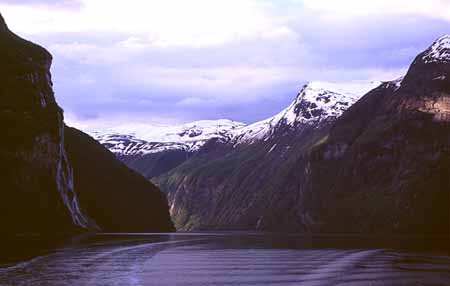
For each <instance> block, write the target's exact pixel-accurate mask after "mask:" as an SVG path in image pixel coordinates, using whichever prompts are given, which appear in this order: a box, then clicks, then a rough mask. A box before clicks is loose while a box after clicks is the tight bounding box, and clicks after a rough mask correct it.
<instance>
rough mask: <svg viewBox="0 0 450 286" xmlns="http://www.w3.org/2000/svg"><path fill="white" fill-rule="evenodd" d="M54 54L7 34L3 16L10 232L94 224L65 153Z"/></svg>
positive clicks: (0, 162)
mask: <svg viewBox="0 0 450 286" xmlns="http://www.w3.org/2000/svg"><path fill="white" fill-rule="evenodd" d="M51 62H52V57H51V55H50V54H49V53H48V52H47V51H46V50H45V49H43V48H42V47H40V46H37V45H35V44H33V43H31V42H28V41H26V40H23V39H21V38H20V37H18V36H17V35H15V34H13V33H12V32H11V31H9V30H8V28H7V26H6V24H5V22H4V20H3V18H2V17H1V16H0V98H1V100H0V130H1V132H2V138H1V140H0V194H1V199H0V223H1V225H2V230H3V231H4V232H8V233H19V232H20V233H25V232H40V233H48V232H67V231H73V230H74V229H75V225H78V226H81V227H90V226H93V225H92V224H91V223H90V222H89V220H88V219H87V218H86V217H85V216H84V215H83V214H82V213H81V212H80V211H79V207H78V201H77V196H76V193H75V192H74V190H73V184H72V169H71V167H70V163H69V162H68V161H67V158H66V152H65V149H64V124H63V113H62V110H61V109H60V108H59V106H58V105H57V103H56V101H55V98H54V95H53V90H52V82H51V78H50V71H49V69H50V65H51Z"/></svg>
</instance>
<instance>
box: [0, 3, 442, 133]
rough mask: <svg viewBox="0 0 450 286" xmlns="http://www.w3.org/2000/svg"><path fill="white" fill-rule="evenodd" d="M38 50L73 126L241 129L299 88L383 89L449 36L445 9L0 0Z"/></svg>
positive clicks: (3, 10) (382, 5)
mask: <svg viewBox="0 0 450 286" xmlns="http://www.w3.org/2000/svg"><path fill="white" fill-rule="evenodd" d="M0 12H1V13H2V14H3V16H4V18H5V19H6V21H7V23H8V25H9V27H10V29H11V30H13V31H14V32H16V33H18V34H19V35H21V36H22V37H25V38H27V39H30V40H32V41H34V42H36V43H39V44H41V45H43V46H45V47H46V48H47V49H48V50H49V51H50V52H51V53H52V54H53V56H54V63H53V67H52V73H53V81H54V88H55V92H56V96H57V100H58V102H59V103H60V105H61V106H62V107H63V108H64V110H65V113H66V119H67V121H69V123H70V124H74V125H77V126H80V127H81V126H88V127H89V128H91V127H95V126H109V125H116V124H121V123H125V122H127V123H129V122H139V123H158V124H164V123H183V122H189V121H194V120H199V119H219V118H229V119H233V120H237V121H242V122H246V123H250V122H254V121H257V120H260V119H263V118H266V117H268V116H271V115H273V114H274V113H276V112H278V111H279V110H281V109H282V108H284V107H285V106H286V105H288V104H289V103H290V101H291V100H292V99H293V98H294V97H295V95H296V93H297V91H298V89H299V87H300V86H301V85H302V84H304V83H305V82H307V81H311V80H322V81H335V82H341V81H349V80H374V79H378V80H390V79H394V78H396V77H398V76H401V75H402V74H403V73H404V72H405V71H406V68H407V67H408V65H409V63H410V62H411V61H412V60H413V58H414V57H415V55H416V54H418V53H419V52H420V51H422V50H423V49H425V48H426V47H427V46H429V45H430V44H431V42H432V41H433V40H434V39H436V38H437V37H439V36H441V35H443V34H446V33H450V0H427V1H424V0H408V1H407V0H379V1H377V0H372V1H361V0H340V1H336V0H272V1H269V0H217V1H216V0H190V1H188V0H178V1H177V0H160V1H158V0H127V1H120V0H0Z"/></svg>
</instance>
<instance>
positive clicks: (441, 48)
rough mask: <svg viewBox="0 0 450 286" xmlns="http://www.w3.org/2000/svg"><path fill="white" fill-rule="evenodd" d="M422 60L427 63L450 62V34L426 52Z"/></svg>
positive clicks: (438, 40)
mask: <svg viewBox="0 0 450 286" xmlns="http://www.w3.org/2000/svg"><path fill="white" fill-rule="evenodd" d="M422 59H423V61H424V62H425V63H432V62H450V34H446V35H444V36H442V37H440V38H439V39H437V40H436V41H434V43H433V44H432V45H431V46H430V47H429V48H428V49H427V50H426V51H425V52H424V54H423V56H422Z"/></svg>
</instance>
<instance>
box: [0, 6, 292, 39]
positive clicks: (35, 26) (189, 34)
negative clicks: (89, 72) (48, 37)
mask: <svg viewBox="0 0 450 286" xmlns="http://www.w3.org/2000/svg"><path fill="white" fill-rule="evenodd" d="M82 2H83V6H82V8H81V9H76V10H75V9H74V10H61V11H58V12H57V13H55V12H54V11H53V10H52V9H48V8H47V9H36V7H32V6H23V5H19V6H18V5H9V4H0V9H1V10H2V11H4V14H5V15H6V16H7V18H8V19H7V21H8V23H10V25H11V26H12V27H14V30H16V31H19V32H23V33H27V34H34V33H42V32H46V33H50V32H86V31H97V32H116V33H131V34H139V35H141V36H142V38H141V40H142V39H143V38H144V39H145V40H144V41H145V42H146V43H149V44H151V45H153V46H158V47H170V46H188V47H189V46H190V47H204V46H213V45H221V44H224V43H227V42H230V41H232V40H239V39H246V38H252V37H262V38H264V37H269V38H274V37H277V38H281V37H295V32H294V31H292V30H290V29H289V28H288V27H287V26H284V25H283V23H282V21H280V20H281V19H278V18H274V17H272V15H270V13H268V11H267V9H266V8H267V7H266V5H262V4H260V2H259V1H257V0H227V1H220V0H191V1H184V0H164V1H156V0H128V1H111V0H83V1H82ZM25 19H26V20H25ZM128 44H130V43H128ZM134 44H135V43H134ZM141 44H142V42H141Z"/></svg>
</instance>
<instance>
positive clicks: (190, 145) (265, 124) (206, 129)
mask: <svg viewBox="0 0 450 286" xmlns="http://www.w3.org/2000/svg"><path fill="white" fill-rule="evenodd" d="M380 84H381V82H379V81H354V82H347V83H330V82H321V81H313V82H310V83H308V84H305V85H304V86H303V87H302V89H301V90H300V92H299V93H298V95H297V96H296V98H295V100H294V101H293V102H292V103H291V104H290V105H289V106H288V107H287V108H285V109H284V110H282V111H281V112H279V113H278V114H276V115H275V116H273V117H270V118H268V119H265V120H262V121H259V122H256V123H253V124H250V125H248V126H247V125H245V124H244V123H241V122H237V121H232V120H227V119H220V120H202V121H196V122H192V123H187V124H183V125H174V126H161V125H160V126H155V125H146V124H133V125H122V126H118V127H115V128H110V129H106V130H95V131H87V132H88V133H89V134H90V135H92V136H93V137H94V138H95V139H96V140H98V141H99V142H100V143H101V144H103V145H104V146H105V147H107V148H108V149H109V150H110V151H112V152H113V153H115V154H116V155H118V156H134V155H147V154H155V153H159V152H164V151H174V150H179V151H185V152H194V151H197V150H198V149H199V148H200V147H202V146H203V145H204V144H205V143H206V142H207V141H208V140H210V139H212V138H218V139H220V140H222V141H223V142H230V143H232V144H234V145H238V144H252V143H254V142H257V141H259V140H266V139H268V138H270V136H272V135H273V134H274V132H275V131H276V130H277V129H278V128H281V127H286V126H287V127H289V128H295V127H296V126H298V125H299V124H309V125H317V124H319V123H321V122H323V121H327V120H333V119H335V118H337V117H339V116H340V115H341V114H342V113H343V112H344V111H345V110H346V109H347V108H349V107H350V106H351V105H352V104H353V103H355V102H356V101H357V100H358V99H359V98H360V97H362V96H363V95H364V94H365V93H367V92H368V91H370V90H371V89H373V88H375V87H377V86H378V85H380Z"/></svg>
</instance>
